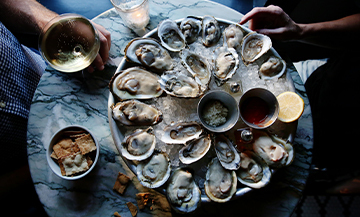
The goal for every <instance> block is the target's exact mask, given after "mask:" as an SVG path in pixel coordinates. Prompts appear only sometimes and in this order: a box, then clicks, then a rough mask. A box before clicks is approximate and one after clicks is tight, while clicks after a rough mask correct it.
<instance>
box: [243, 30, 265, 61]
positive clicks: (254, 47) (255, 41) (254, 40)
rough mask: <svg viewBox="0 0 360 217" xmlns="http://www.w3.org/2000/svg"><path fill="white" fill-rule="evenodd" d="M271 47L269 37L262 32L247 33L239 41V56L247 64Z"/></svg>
mask: <svg viewBox="0 0 360 217" xmlns="http://www.w3.org/2000/svg"><path fill="white" fill-rule="evenodd" d="M271 47H272V42H271V39H270V38H269V37H268V36H266V35H263V34H259V33H249V34H248V35H246V36H245V37H244V38H243V40H242V42H241V56H242V58H243V61H244V63H245V64H246V65H247V64H249V63H252V62H254V61H255V60H257V59H259V58H260V57H261V56H262V55H263V54H264V53H266V52H267V51H268V50H270V48H271Z"/></svg>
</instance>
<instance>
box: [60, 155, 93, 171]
mask: <svg viewBox="0 0 360 217" xmlns="http://www.w3.org/2000/svg"><path fill="white" fill-rule="evenodd" d="M59 166H60V170H61V174H62V175H63V176H71V175H73V174H75V173H80V172H83V171H86V170H88V169H89V165H88V162H87V160H86V157H85V156H84V155H82V154H81V152H77V153H74V154H69V155H67V156H64V157H62V158H60V159H59Z"/></svg>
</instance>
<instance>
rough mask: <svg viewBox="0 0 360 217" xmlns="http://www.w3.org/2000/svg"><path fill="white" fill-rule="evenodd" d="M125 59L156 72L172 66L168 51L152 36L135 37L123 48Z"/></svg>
mask: <svg viewBox="0 0 360 217" xmlns="http://www.w3.org/2000/svg"><path fill="white" fill-rule="evenodd" d="M125 58H126V60H128V61H130V62H134V63H138V64H141V65H143V66H145V67H147V68H151V69H153V70H155V71H157V72H163V71H166V70H171V69H172V68H174V64H173V59H172V58H171V56H170V54H169V52H168V51H167V50H166V49H165V48H164V47H163V46H161V45H160V44H159V42H158V41H156V40H155V39H152V38H135V39H133V40H132V41H130V42H129V44H128V45H127V46H126V48H125Z"/></svg>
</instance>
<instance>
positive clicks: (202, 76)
mask: <svg viewBox="0 0 360 217" xmlns="http://www.w3.org/2000/svg"><path fill="white" fill-rule="evenodd" d="M180 58H181V63H182V65H183V66H184V67H185V68H186V69H187V70H188V71H189V72H190V74H191V75H192V76H194V78H195V80H196V82H198V84H200V85H201V87H202V90H203V91H204V90H206V89H207V88H208V85H209V82H210V79H211V67H210V64H209V62H208V61H207V59H206V58H205V57H203V56H201V55H199V54H196V53H194V52H191V51H189V50H187V49H186V50H182V51H181V53H180Z"/></svg>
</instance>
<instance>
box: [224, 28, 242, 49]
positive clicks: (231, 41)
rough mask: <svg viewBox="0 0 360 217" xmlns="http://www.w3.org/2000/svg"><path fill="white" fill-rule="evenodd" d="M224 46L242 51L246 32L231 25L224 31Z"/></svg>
mask: <svg viewBox="0 0 360 217" xmlns="http://www.w3.org/2000/svg"><path fill="white" fill-rule="evenodd" d="M223 38H224V45H226V46H227V47H229V48H234V49H235V50H236V51H240V48H241V41H242V39H243V38H244V32H243V30H242V29H241V27H240V26H239V25H235V24H231V25H229V26H228V27H226V28H225V29H224V31H223Z"/></svg>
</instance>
